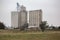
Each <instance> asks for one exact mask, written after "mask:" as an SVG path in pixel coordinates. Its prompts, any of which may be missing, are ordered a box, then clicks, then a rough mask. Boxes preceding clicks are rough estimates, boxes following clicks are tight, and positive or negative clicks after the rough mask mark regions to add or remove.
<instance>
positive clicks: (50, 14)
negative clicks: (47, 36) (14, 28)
mask: <svg viewBox="0 0 60 40" xmlns="http://www.w3.org/2000/svg"><path fill="white" fill-rule="evenodd" d="M17 2H18V3H19V4H20V5H24V6H25V7H26V8H27V11H29V10H37V9H42V11H43V20H45V21H47V22H48V24H49V25H55V26H59V25H60V0H0V21H1V22H3V23H4V24H5V25H7V26H11V11H15V10H16V3H17Z"/></svg>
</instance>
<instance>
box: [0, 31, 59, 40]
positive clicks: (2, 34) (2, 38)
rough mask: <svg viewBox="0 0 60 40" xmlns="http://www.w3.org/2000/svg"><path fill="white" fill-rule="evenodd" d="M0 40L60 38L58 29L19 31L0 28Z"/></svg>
mask: <svg viewBox="0 0 60 40" xmlns="http://www.w3.org/2000/svg"><path fill="white" fill-rule="evenodd" d="M0 40H60V31H47V32H38V31H37V32H33V31H32V32H25V31H24V32H23V31H22V32H20V31H19V30H0Z"/></svg>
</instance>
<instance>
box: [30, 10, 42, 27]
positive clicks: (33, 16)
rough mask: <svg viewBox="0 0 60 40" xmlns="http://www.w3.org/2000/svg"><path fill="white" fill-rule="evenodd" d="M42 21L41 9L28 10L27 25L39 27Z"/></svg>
mask: <svg viewBox="0 0 60 40" xmlns="http://www.w3.org/2000/svg"><path fill="white" fill-rule="evenodd" d="M41 21H42V10H32V11H29V27H39V24H41Z"/></svg>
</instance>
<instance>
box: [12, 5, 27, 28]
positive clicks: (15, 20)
mask: <svg viewBox="0 0 60 40" xmlns="http://www.w3.org/2000/svg"><path fill="white" fill-rule="evenodd" d="M25 23H27V11H26V8H25V7H24V6H23V5H22V6H20V11H19V10H18V11H12V12H11V27H13V28H19V27H21V26H23V25H24V24H25Z"/></svg>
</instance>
